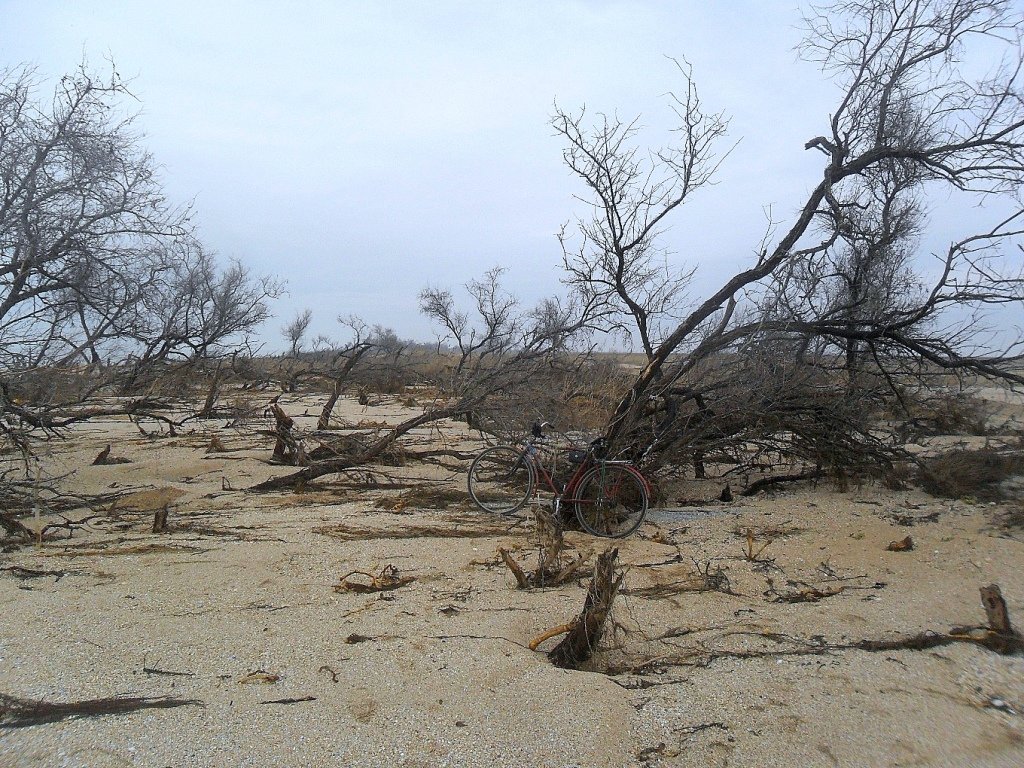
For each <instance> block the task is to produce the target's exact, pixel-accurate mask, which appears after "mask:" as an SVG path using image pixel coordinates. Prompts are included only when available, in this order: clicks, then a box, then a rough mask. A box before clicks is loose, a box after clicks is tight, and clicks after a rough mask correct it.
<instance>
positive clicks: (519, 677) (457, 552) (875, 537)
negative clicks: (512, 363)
mask: <svg viewBox="0 0 1024 768" xmlns="http://www.w3.org/2000/svg"><path fill="white" fill-rule="evenodd" d="M283 403H284V405H285V408H286V410H287V411H288V412H289V413H295V414H300V413H303V411H308V413H309V414H315V413H316V409H315V404H316V400H315V398H308V397H307V398H303V397H298V396H296V397H293V398H291V399H290V400H289V399H285V400H284V401H283ZM404 413H408V412H407V411H404V410H403V409H402V407H401V406H400V405H399V404H397V403H396V402H389V403H386V404H384V405H380V406H377V407H367V408H360V407H359V406H358V405H356V404H354V403H346V404H345V405H344V408H343V410H342V411H341V412H340V414H339V415H340V417H341V418H342V419H343V420H346V421H348V422H350V423H352V422H356V421H359V420H360V419H365V420H370V421H391V422H394V421H396V420H398V419H399V418H400V417H401V416H402V415H403V414H404ZM299 421H300V424H302V426H306V427H308V426H311V424H312V422H313V421H314V419H313V417H312V416H307V417H303V418H300V419H299ZM213 433H217V434H219V435H220V437H221V439H222V440H223V442H224V444H225V445H226V447H227V448H228V449H229V452H226V453H212V454H207V453H206V452H205V451H206V447H207V445H208V444H209V441H210V438H211V435H212V434H213ZM447 435H448V437H447V439H448V440H449V442H451V441H453V440H458V439H459V435H458V433H457V430H456V428H455V427H454V426H450V427H449V429H448V432H447ZM422 437H423V439H424V440H426V439H431V438H432V437H435V438H436V435H431V434H428V433H424V434H423V435H422ZM108 443H109V444H111V446H112V454H113V455H115V456H122V457H125V458H127V459H130V460H131V463H126V464H121V465H111V466H90V465H89V462H90V461H91V459H92V457H93V456H95V455H96V453H97V452H98V451H99V450H100V449H101V448H102V447H103V446H104V445H106V444H108ZM271 444H272V440H271V438H270V437H267V436H259V437H258V438H255V437H254V436H253V434H252V433H240V432H237V431H235V430H231V429H224V428H223V426H222V422H212V423H210V424H208V425H203V426H197V427H195V428H194V431H192V432H190V433H188V434H183V435H180V436H178V437H168V436H166V435H164V436H161V437H145V436H142V435H140V434H139V432H138V430H137V429H136V428H135V427H134V426H133V425H131V424H129V423H126V422H122V421H116V420H112V421H110V422H106V423H92V424H90V425H89V426H88V427H82V428H80V429H78V430H76V431H75V432H74V434H73V435H72V438H71V439H69V440H66V441H61V442H54V443H51V444H50V446H49V453H48V455H47V456H46V459H45V465H46V467H47V469H48V471H49V472H52V473H63V472H72V473H73V474H72V475H71V476H70V477H68V478H67V479H66V480H65V481H64V482H65V486H66V487H68V488H73V489H75V490H77V491H79V492H82V493H101V492H110V491H114V490H125V489H134V491H136V493H135V495H134V496H131V497H128V498H123V499H121V500H119V501H118V502H117V503H116V504H115V505H113V508H112V509H108V510H105V512H104V515H103V516H102V517H100V518H97V519H96V520H94V521H93V522H92V523H91V524H90V525H89V526H88V527H87V529H85V530H77V531H76V532H75V533H74V536H73V537H72V538H70V539H68V540H65V541H52V542H48V543H46V544H44V545H42V546H40V547H28V548H23V549H21V550H19V551H16V552H13V553H8V554H5V555H3V556H2V561H0V567H3V568H10V567H11V566H20V567H23V568H32V569H37V570H47V571H59V572H62V573H63V575H61V576H59V577H58V576H45V577H36V578H20V577H19V576H18V575H17V574H16V572H14V571H10V570H6V571H0V694H7V695H10V696H17V697H20V698H23V699H43V700H47V701H57V702H67V701H80V700H84V699H90V698H97V697H105V696H114V695H121V694H127V695H134V696H172V697H179V698H184V699H194V700H196V701H197V702H198V703H197V704H194V705H190V706H183V707H179V708H174V709H154V710H146V711H141V712H137V713H132V714H124V715H117V716H105V717H91V718H83V719H77V720H65V721H62V722H57V723H50V724H44V725H34V726H30V727H24V728H2V727H0V766H4V767H7V766H12V767H13V766H19V767H21V766H90V767H94V766H154V767H156V766H175V767H176V768H177V767H178V766H278V765H280V766H307V765H339V766H349V765H355V766H364V765H365V766H373V765H404V766H463V765H468V766H473V765H480V766H526V765H529V766H624V765H663V766H725V765H729V766H793V765H800V766H802V767H803V768H812V767H813V766H828V767H831V766H1020V765H1024V658H1021V657H1001V656H998V655H996V654H994V653H992V652H990V651H987V650H985V649H983V648H980V647H976V646H972V645H967V644H956V645H950V646H945V647H940V648H935V649H932V650H925V651H911V650H905V651H890V652H866V651H860V650H849V649H846V650H843V649H830V648H829V646H836V645H843V644H849V643H853V642H856V641H859V640H863V639H885V638H888V639H891V638H895V637H897V636H899V635H911V634H916V633H919V632H922V631H925V630H933V631H938V632H947V631H949V629H950V628H951V627H952V626H954V625H963V624H980V623H983V621H984V613H983V610H982V607H981V604H980V601H979V596H978V588H979V587H981V586H983V585H986V584H990V583H998V584H1000V585H1001V587H1002V591H1003V594H1004V595H1005V597H1006V599H1007V603H1008V605H1009V609H1010V615H1011V617H1016V618H1017V621H1018V623H1024V567H1022V566H1024V540H1022V537H1021V535H1020V534H1016V535H1011V534H1007V533H1005V532H1004V531H1002V530H1001V529H1000V528H999V527H998V526H997V525H996V524H995V522H994V521H995V519H996V517H997V516H998V514H999V512H1000V508H998V507H992V506H987V505H986V506H982V505H973V504H969V503H965V502H959V501H958V502H951V501H947V500H939V499H933V498H931V497H928V496H925V495H923V494H921V493H918V492H899V493H894V492H889V491H885V490H883V489H881V488H877V487H864V488H860V489H854V490H852V491H850V492H849V493H846V494H839V493H835V492H832V491H829V490H825V489H817V490H815V489H803V490H800V491H791V492H784V493H781V492H780V493H778V494H776V495H774V496H771V497H767V498H765V497H762V498H757V499H743V500H739V501H736V502H732V503H728V504H726V503H721V502H717V501H708V502H699V503H698V502H694V501H693V499H695V498H702V497H706V498H709V499H713V498H715V496H717V492H718V490H719V488H718V487H717V486H711V485H708V486H705V487H701V486H697V485H693V486H689V487H687V488H686V489H685V491H686V496H687V497H688V498H689V501H687V502H686V503H683V504H679V503H677V499H671V500H670V505H671V506H669V507H668V508H665V509H658V510H654V511H652V513H651V515H650V517H649V522H648V523H647V524H645V526H644V527H643V528H642V529H641V531H640V534H639V535H637V536H635V537H633V538H631V539H630V540H628V541H625V542H623V543H622V544H621V553H620V560H621V562H622V563H623V565H624V566H626V567H627V569H628V570H627V575H626V580H625V588H626V590H625V592H624V593H623V594H622V595H620V597H619V599H618V600H617V602H616V607H615V610H614V613H613V618H614V622H615V631H614V633H609V636H608V637H607V638H606V645H607V646H608V650H606V651H605V652H603V653H602V654H600V656H599V657H598V658H596V659H594V660H593V662H592V666H591V669H590V670H589V671H578V672H570V671H564V670H560V669H557V668H555V667H554V666H552V665H551V664H550V663H549V662H548V661H547V658H546V656H545V655H544V653H543V652H542V651H543V649H546V648H549V647H550V646H551V645H552V644H553V643H554V642H556V641H550V642H548V643H547V644H545V645H544V646H542V651H537V652H533V651H530V650H529V649H528V648H527V647H526V646H527V644H528V642H529V641H530V639H531V638H533V637H535V636H536V635H538V634H539V633H541V632H542V631H544V630H545V629H547V628H549V627H552V626H555V625H558V624H561V623H563V622H565V621H567V620H569V619H570V618H571V617H572V616H573V615H574V614H576V613H577V612H578V611H579V608H580V606H581V604H582V600H583V595H584V588H585V583H581V584H570V585H568V586H565V587H562V588H558V589H550V590H539V591H530V592H524V591H517V590H516V589H514V580H513V579H512V577H511V575H510V574H509V572H508V571H507V570H506V569H505V568H504V567H503V566H499V565H498V562H497V558H496V556H495V552H496V549H497V547H499V546H502V547H505V548H509V549H513V550H514V551H515V552H516V553H517V556H518V557H519V558H520V560H521V561H523V562H524V564H526V565H528V564H529V563H530V561H531V558H532V557H533V555H532V549H531V548H532V544H531V536H530V533H529V530H530V526H529V525H528V524H520V525H518V526H514V527H511V528H510V527H509V524H508V521H503V520H498V519H494V518H492V517H490V516H488V515H485V514H483V513H476V512H473V511H472V510H471V509H470V508H469V507H468V506H466V505H465V504H464V503H461V502H458V501H456V502H455V503H453V504H449V505H448V506H447V507H446V508H444V509H440V510H431V509H418V508H416V506H407V507H404V508H401V509H399V510H397V511H388V510H383V509H379V508H377V507H375V506H374V503H375V502H376V501H377V500H378V499H380V498H382V497H387V496H393V495H396V494H398V493H399V492H400V491H396V490H374V489H352V488H346V487H344V485H343V484H341V483H337V482H333V481H327V482H324V483H323V484H321V485H320V486H319V487H317V488H315V489H310V490H307V491H306V492H305V493H302V494H293V493H275V494H254V493H250V492H246V491H244V490H240V489H244V488H246V487H248V486H251V485H252V484H253V483H255V482H258V481H259V480H261V479H264V478H266V477H270V476H272V475H274V474H280V473H282V472H284V471H287V470H285V469H283V468H280V467H273V466H270V465H268V464H267V459H268V458H269V455H270V447H271ZM387 471H389V472H391V473H393V474H395V475H399V476H408V475H409V474H410V473H411V472H412V470H409V469H407V468H387ZM428 474H431V475H432V476H433V477H434V478H435V479H436V478H443V477H447V475H446V474H445V473H444V472H442V471H439V470H434V471H432V472H430V473H428ZM356 479H360V478H356ZM447 482H448V485H449V487H450V488H452V489H460V488H462V487H463V486H462V483H463V480H462V477H461V476H457V475H453V476H451V477H449V478H448V480H447ZM232 489H235V490H232ZM165 504H170V524H171V530H170V531H169V532H167V533H162V534H154V533H152V532H151V526H152V515H153V510H154V509H157V508H159V507H161V506H163V505H165ZM85 514H86V513H85V512H84V511H83V512H81V513H73V514H71V515H69V517H72V518H73V519H78V518H80V517H84V516H85ZM57 519H58V518H52V517H51V518H44V519H43V522H46V521H47V520H49V521H51V522H52V521H55V520H57ZM29 522H30V523H31V521H29ZM412 525H420V526H434V527H435V528H436V529H439V530H440V531H442V532H445V531H447V532H451V531H457V532H458V533H459V535H455V536H452V535H449V536H440V535H438V533H437V531H435V532H434V533H431V532H429V531H427V532H425V533H424V534H423V535H421V536H419V537H416V538H395V535H396V534H401V532H403V531H404V530H407V529H408V528H409V526H412ZM748 529H750V531H751V534H752V536H753V542H754V549H755V551H756V550H757V549H760V548H761V547H762V546H763V545H766V546H764V549H763V551H762V552H761V553H760V554H759V555H758V556H757V558H756V559H754V560H750V559H748V558H746V557H745V550H746V548H747V546H748V542H747V538H746V531H747V530H748ZM908 535H909V536H911V537H912V538H913V541H914V549H913V550H912V551H909V552H890V551H887V550H886V546H887V545H888V544H889V542H891V541H894V540H898V539H902V538H904V537H905V536H908ZM567 538H568V541H569V543H570V545H571V546H572V547H573V548H575V549H576V550H577V551H578V552H581V553H588V552H589V553H596V552H598V551H600V550H601V549H603V548H604V546H605V545H606V544H607V542H604V541H601V540H597V539H594V538H592V537H589V536H586V535H584V534H581V533H570V534H568V537H567ZM768 542H770V543H768ZM386 565H393V566H395V567H396V568H397V569H398V572H399V574H400V575H402V576H409V577H414V579H415V580H414V581H412V582H411V583H409V584H408V585H406V586H404V587H401V588H399V589H396V590H394V591H392V592H387V593H382V595H375V594H369V595H367V594H353V593H349V592H338V591H335V590H334V589H333V587H334V585H336V584H337V583H338V582H339V578H340V577H341V576H343V575H344V574H346V573H348V572H349V571H352V570H363V571H373V572H377V571H379V570H380V569H381V568H382V567H384V566H386ZM701 569H703V570H705V571H709V572H713V573H714V572H717V571H718V569H721V571H722V575H723V576H724V578H725V580H726V581H720V584H719V586H720V587H722V588H723V589H726V588H727V589H728V592H731V594H730V593H727V592H724V591H703V592H696V591H692V589H687V588H685V585H687V584H689V585H692V584H693V575H694V573H695V571H699V570H701ZM720 579H721V576H720ZM659 585H661V587H662V590H661V593H656V594H652V593H651V591H650V588H651V587H656V586H659ZM666 585H667V586H666ZM672 585H676V587H673V586H672ZM680 585H683V586H682V587H680ZM810 587H814V588H817V589H819V590H821V591H823V592H832V591H836V590H837V589H838V588H839V587H842V590H841V591H838V592H837V594H834V595H832V596H829V597H825V598H823V599H821V600H819V601H817V602H800V603H786V602H777V601H776V598H777V596H778V595H779V594H788V593H791V592H793V591H796V590H799V589H806V588H810ZM609 670H611V671H614V672H617V673H618V674H615V675H610V674H607V672H608V671H609ZM254 672H263V673H267V675H268V676H270V677H272V678H276V681H275V682H262V683H260V682H243V681H246V680H247V676H248V675H251V673H254ZM249 680H251V678H249ZM308 697H312V700H306V701H300V702H297V703H287V704H286V703H270V702H273V701H277V700H281V699H306V698H308Z"/></svg>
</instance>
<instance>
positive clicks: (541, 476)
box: [522, 440, 651, 510]
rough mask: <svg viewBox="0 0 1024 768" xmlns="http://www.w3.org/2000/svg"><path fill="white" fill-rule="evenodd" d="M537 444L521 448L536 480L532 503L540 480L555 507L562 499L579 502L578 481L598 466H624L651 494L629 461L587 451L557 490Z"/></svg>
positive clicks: (641, 474)
mask: <svg viewBox="0 0 1024 768" xmlns="http://www.w3.org/2000/svg"><path fill="white" fill-rule="evenodd" d="M537 454H538V451H537V446H536V443H535V442H534V441H532V440H531V441H530V442H528V443H527V444H526V446H525V447H524V448H523V452H522V457H523V459H524V460H526V461H527V463H528V466H529V467H530V471H532V472H533V475H534V479H535V480H536V481H537V482H535V484H534V503H536V500H537V498H536V495H537V490H538V488H539V487H540V482H539V481H540V480H543V481H544V483H545V484H546V485H547V486H548V488H549V489H550V491H551V493H553V494H554V496H555V499H554V502H555V509H556V510H558V509H559V508H560V507H561V504H562V502H563V501H566V502H569V503H576V504H578V503H579V500H578V499H577V498H576V490H577V487H578V486H579V483H580V481H581V480H582V479H583V477H584V476H585V475H586V474H587V473H588V472H589V471H590V470H591V469H593V468H594V467H600V466H622V467H625V468H626V469H627V470H628V471H629V472H630V473H631V474H633V475H635V476H636V477H637V478H638V479H639V480H640V481H641V482H642V483H643V485H644V489H645V490H646V491H647V494H648V496H650V495H651V484H650V483H649V482H648V481H647V478H646V477H644V475H643V473H642V472H641V471H640V470H638V469H637V468H636V467H635V466H633V464H632V463H631V462H629V461H615V460H611V461H609V460H607V459H597V458H594V456H593V455H592V454H591V453H590V452H589V451H588V452H587V457H586V458H585V459H584V460H583V461H581V462H580V463H579V464H578V465H577V467H576V469H575V471H574V472H573V473H572V475H570V476H569V479H568V480H566V481H565V485H564V486H563V487H562V488H561V490H559V488H558V484H557V483H556V482H555V478H554V477H553V475H552V473H550V472H548V470H547V467H545V466H544V462H542V461H541V460H540V458H539V457H538V455H537Z"/></svg>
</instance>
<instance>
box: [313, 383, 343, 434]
mask: <svg viewBox="0 0 1024 768" xmlns="http://www.w3.org/2000/svg"><path fill="white" fill-rule="evenodd" d="M339 397H341V382H340V381H335V382H334V391H333V392H331V395H330V397H328V398H327V402H326V403H324V408H323V410H322V411H320V418H319V419H317V421H316V428H317V429H327V427H328V426H330V423H331V414H332V413H333V412H334V406H335V405H336V404H337V402H338V398H339Z"/></svg>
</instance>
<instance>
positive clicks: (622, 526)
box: [574, 464, 648, 539]
mask: <svg viewBox="0 0 1024 768" xmlns="http://www.w3.org/2000/svg"><path fill="white" fill-rule="evenodd" d="M574 501H575V504H576V517H577V518H579V521H580V525H581V526H583V530H585V531H586V532H587V533H590V534H593V535H594V536H604V537H607V538H612V539H621V538H624V537H626V536H629V535H630V534H631V533H633V532H634V531H635V530H636V529H637V528H639V527H640V525H641V523H643V521H644V518H645V517H646V516H647V503H648V498H647V484H646V483H645V482H644V480H643V478H642V477H641V476H640V474H639V473H638V472H637V471H636V470H634V469H632V468H631V467H628V466H626V465H623V464H599V465H598V466H596V467H594V468H593V469H592V470H590V471H589V472H587V474H585V475H584V476H583V477H582V478H581V479H580V482H579V485H578V486H577V487H576V493H575V499H574Z"/></svg>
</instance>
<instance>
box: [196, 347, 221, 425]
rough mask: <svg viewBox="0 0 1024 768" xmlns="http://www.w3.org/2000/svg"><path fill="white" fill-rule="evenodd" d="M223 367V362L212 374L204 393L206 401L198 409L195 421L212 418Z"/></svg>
mask: <svg viewBox="0 0 1024 768" xmlns="http://www.w3.org/2000/svg"><path fill="white" fill-rule="evenodd" d="M223 366H224V361H223V360H221V361H220V362H218V363H217V368H216V370H215V371H214V372H213V380H212V381H211V382H210V388H209V390H207V392H206V400H205V401H204V402H203V407H202V408H200V409H199V413H197V414H196V418H197V419H210V418H213V406H215V405H216V404H217V397H218V396H219V395H220V383H221V369H222V368H223Z"/></svg>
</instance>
